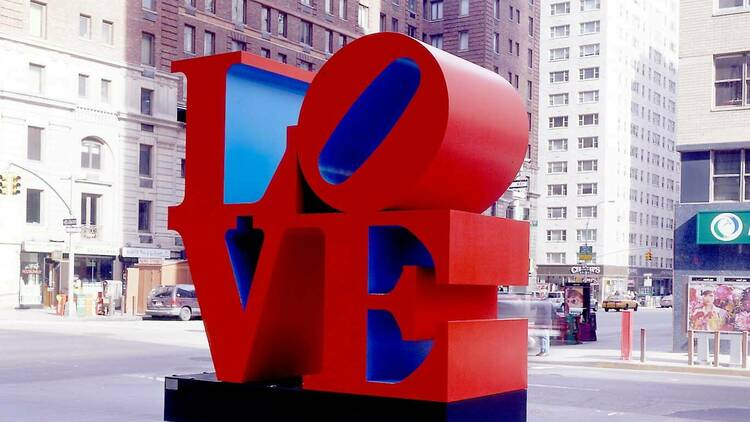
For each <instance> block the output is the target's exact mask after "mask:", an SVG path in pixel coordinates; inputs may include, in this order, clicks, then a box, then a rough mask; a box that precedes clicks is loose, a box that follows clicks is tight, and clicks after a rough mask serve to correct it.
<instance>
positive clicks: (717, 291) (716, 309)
mask: <svg viewBox="0 0 750 422" xmlns="http://www.w3.org/2000/svg"><path fill="white" fill-rule="evenodd" d="M687 315H688V329H689V330H707V331H750V282H747V281H745V282H732V283H718V282H692V283H690V285H689V286H688V314H687Z"/></svg>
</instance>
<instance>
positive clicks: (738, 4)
mask: <svg viewBox="0 0 750 422" xmlns="http://www.w3.org/2000/svg"><path fill="white" fill-rule="evenodd" d="M745 2H746V0H718V1H717V4H716V7H717V9H719V10H721V9H735V8H742V6H745Z"/></svg>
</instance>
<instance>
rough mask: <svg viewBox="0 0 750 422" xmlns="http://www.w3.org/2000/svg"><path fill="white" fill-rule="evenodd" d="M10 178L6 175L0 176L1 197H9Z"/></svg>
mask: <svg viewBox="0 0 750 422" xmlns="http://www.w3.org/2000/svg"><path fill="white" fill-rule="evenodd" d="M9 182H10V181H9V180H8V177H7V176H6V175H4V174H0V195H7V194H8V187H9V186H8V184H9Z"/></svg>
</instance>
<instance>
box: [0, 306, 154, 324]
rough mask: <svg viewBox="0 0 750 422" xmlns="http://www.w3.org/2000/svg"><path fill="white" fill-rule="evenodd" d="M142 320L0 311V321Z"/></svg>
mask: <svg viewBox="0 0 750 422" xmlns="http://www.w3.org/2000/svg"><path fill="white" fill-rule="evenodd" d="M142 319H143V318H141V317H140V316H133V315H128V314H124V315H123V314H120V313H116V314H114V315H111V316H101V315H96V316H85V317H74V318H70V317H68V316H65V317H62V316H59V315H57V314H56V313H55V312H54V311H53V310H48V309H37V308H34V309H0V321H78V322H82V321H140V320H142Z"/></svg>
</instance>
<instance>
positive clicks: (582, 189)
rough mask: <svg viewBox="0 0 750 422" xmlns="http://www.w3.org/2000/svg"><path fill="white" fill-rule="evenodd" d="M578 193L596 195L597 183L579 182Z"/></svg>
mask: <svg viewBox="0 0 750 422" xmlns="http://www.w3.org/2000/svg"><path fill="white" fill-rule="evenodd" d="M578 194H579V195H596V194H597V184H596V183H579V184H578Z"/></svg>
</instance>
